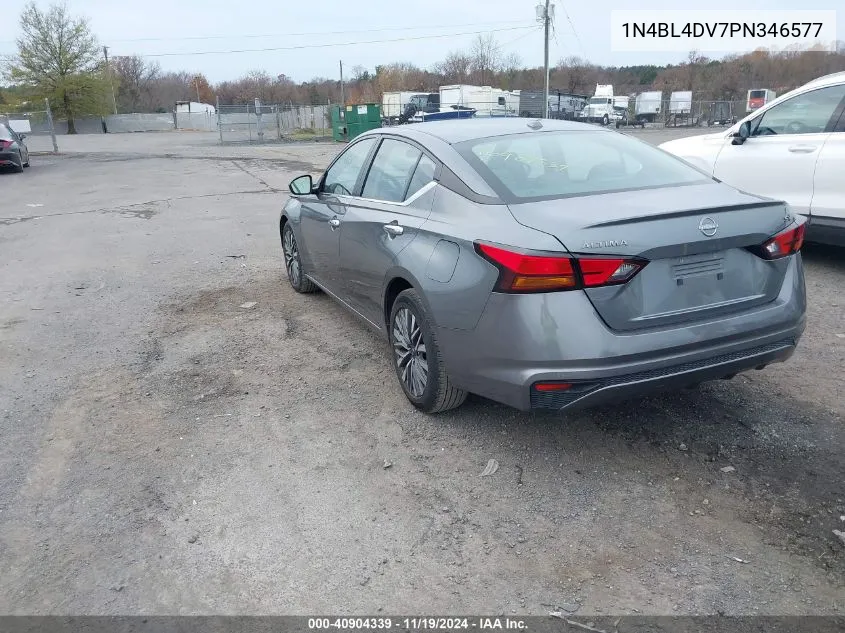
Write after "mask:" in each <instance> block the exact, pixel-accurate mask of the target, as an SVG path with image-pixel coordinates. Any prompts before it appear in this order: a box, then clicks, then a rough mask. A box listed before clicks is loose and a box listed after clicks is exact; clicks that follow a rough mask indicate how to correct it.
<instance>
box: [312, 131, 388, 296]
mask: <svg viewBox="0 0 845 633" xmlns="http://www.w3.org/2000/svg"><path fill="white" fill-rule="evenodd" d="M376 140H377V139H376V138H375V137H368V138H362V139H361V140H359V141H356V142H354V143H352V144H351V145H349V147H347V148H346V150H344V151H343V153H341V154H340V155H339V156H338V157H337V158H336V159H335V160H334V162H333V163H332V164H331V166H330V167H329V168H328V169H327V170H326V173H325V174H324V175H323V177H322V178H321V180H320V183H319V185H318V187H317V193H316V195H313V196H305V197H303V198H301V200H300V203H301V205H302V207H301V211H300V224H299V231H300V234H301V235H300V237H301V239H300V245H299V247H300V256H301V257H302V258H303V263H304V266H305V271H306V272H307V274H308V275H309V276H311V277H312V278H313V279H314V281H316V282H317V283H319V284H320V285H321V286H323V287H324V288H325V289H327V290H329V291H330V292H332V293H334V294H337V295H339V294H342V284H341V283H340V278H339V266H338V264H339V259H338V258H339V254H340V249H339V243H340V241H339V240H340V231H339V230H338V229H339V228H340V224H341V221H342V218H343V216H344V215H345V214H346V209H347V203H348V202H349V200H350V199H352V197H353V196H354V195H355V194H356V193H357V192H358V191H359V187H360V184H361V181H362V178H363V174H364V171H365V167H366V165H367V164H368V163H369V158H370V155H371V153H372V151H373V148H374V147H375V145H376Z"/></svg>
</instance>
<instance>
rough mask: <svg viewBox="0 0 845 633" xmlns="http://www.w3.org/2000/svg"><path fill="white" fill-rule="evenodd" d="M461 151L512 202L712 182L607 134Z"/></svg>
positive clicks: (503, 140)
mask: <svg viewBox="0 0 845 633" xmlns="http://www.w3.org/2000/svg"><path fill="white" fill-rule="evenodd" d="M455 148H456V149H457V150H458V152H459V153H460V154H461V156H463V157H464V158H465V159H466V160H467V162H469V163H470V164H471V165H472V166H473V167H474V168H475V169H476V171H478V173H479V174H480V175H481V177H482V178H484V180H485V181H486V182H487V184H489V185H490V187H491V188H492V189H493V190H494V191H495V192H496V193H497V194H498V195H499V197H500V198H502V200H503V201H505V202H506V203H515V202H529V201H533V200H546V199H553V198H565V197H569V196H581V195H590V194H597V193H606V192H610V191H621V190H629V189H649V188H656V187H672V186H678V185H687V184H693V183H702V182H707V181H709V180H710V179H709V178H708V177H707V176H706V175H705V174H703V173H702V172H700V171H698V170H697V169H694V168H693V167H691V166H689V165H687V164H686V163H684V162H682V161H681V160H679V159H677V158H675V157H674V156H671V155H669V154H667V153H665V152H663V151H662V150H659V149H657V148H655V147H652V146H651V145H647V144H646V143H643V142H641V141H638V140H636V139H633V138H631V137H629V136H625V135H624V134H619V133H616V132H608V131H601V130H596V131H590V130H587V131H572V132H535V133H526V134H511V135H507V136H497V137H492V138H482V139H475V140H472V141H465V142H463V143H457V144H456V145H455Z"/></svg>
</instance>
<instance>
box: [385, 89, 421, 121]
mask: <svg viewBox="0 0 845 633" xmlns="http://www.w3.org/2000/svg"><path fill="white" fill-rule="evenodd" d="M416 94H419V92H407V91H404V90H403V91H399V92H385V93H384V94H383V95H382V97H381V118H382V119H385V120H387V121H398V120H399V117H400V116H401V115H402V113H403V112H404V111H405V106H406V105H407V104H408V103H410V102H411V97H413V96H414V95H416Z"/></svg>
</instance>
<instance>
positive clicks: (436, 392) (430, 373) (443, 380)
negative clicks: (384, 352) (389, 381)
mask: <svg viewBox="0 0 845 633" xmlns="http://www.w3.org/2000/svg"><path fill="white" fill-rule="evenodd" d="M408 315H410V316H411V317H413V319H414V321H413V324H414V325H412V324H411V322H409V320H408V319H407V316H408ZM403 323H404V331H403ZM414 326H416V328H417V330H418V331H419V333H418V334H415V329H414ZM434 332H435V331H434V328H433V326H432V319H431V316H430V315H429V313H428V310H427V309H426V307H425V304H424V303H423V302H422V299H420V296H419V294H418V293H417V291H416V290H414V289H413V288H409V289H408V290H404V291H402V292H400V293H399V296H397V297H396V301H394V302H393V307H392V308H391V310H390V321H389V323H388V337H389V340H390V351H391V354H390V357H391V359H392V361H393V368H394V370H395V371H396V377H397V378H398V379H399V384H400V385H401V387H402V391H404V392H405V396H406V397H407V398H408V400H409V401H410V402H411V404H413V405H414V406H415V407H416V408H417V409H420V410H421V411H424V412H425V413H440V412H442V411H448V410H449V409H454V408H455V407H459V406H460V405H462V404H463V403H464V400H466V397H467V392H466V391H464V390H463V389H458V388H457V387H455V386H454V385H453V384H452V382H451V380H450V379H449V376H448V375H447V374H446V368H445V366H444V365H443V362H442V359H441V356H440V346H439V344H438V342H437V336H436V335H435V333H434ZM407 341H411V343H412V344H411V345H408V344H407ZM420 363H422V365H424V366H425V367H426V369H427V371H426V372H425V380H424V385H423V386H422V389H420V388H419V387H420V383H419V380H414V378H413V375H414V371H416V376H417V377H419V376H421V375H422V374H421V371H420V367H421V366H422V365H421V364H420Z"/></svg>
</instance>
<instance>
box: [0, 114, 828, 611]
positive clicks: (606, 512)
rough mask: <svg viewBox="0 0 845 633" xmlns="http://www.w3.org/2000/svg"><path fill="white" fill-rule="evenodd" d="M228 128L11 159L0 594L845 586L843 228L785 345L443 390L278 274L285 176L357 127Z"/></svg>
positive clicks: (222, 596)
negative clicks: (612, 376) (606, 381)
mask: <svg viewBox="0 0 845 633" xmlns="http://www.w3.org/2000/svg"><path fill="white" fill-rule="evenodd" d="M641 134H642V135H643V136H644V137H646V138H647V140H649V141H651V142H659V141H662V140H663V139H664V138H666V136H667V133H665V132H650V131H646V132H645V133H641ZM213 140H214V139H213V136H209V135H191V134H188V133H183V134H158V135H157V134H149V135H115V136H91V137H79V138H77V139H60V141H61V143H62V148H63V151H64V152H66V153H65V154H63V155H62V156H58V157H53V156H43V157H33V161H32V163H33V166H32V168H31V169H30V170H28V171H27V172H26V173H25V174H23V175H11V174H0V191H2V201H3V202H2V210H0V253H2V258H0V273H2V274H0V437H2V440H3V441H2V443H0V568H2V569H3V572H2V573H0V613H19V614H23V613H39V614H44V613H50V614H130V613H145V614H189V613H191V614H197V613H262V614H263V613H290V614H293V613H301V614H306V613H319V612H331V613H358V614H363V613H375V612H376V611H377V610H379V609H381V610H382V612H383V613H400V612H410V613H440V614H452V613H470V612H474V613H505V614H510V613H521V614H543V613H546V612H547V611H548V610H549V609H550V608H552V607H556V608H562V609H564V610H566V611H568V612H574V613H577V614H578V615H587V614H609V613H613V614H625V613H635V612H641V613H646V614H693V613H726V614H739V613H742V614H757V613H760V614H810V613H815V614H835V613H842V610H843V609H845V599H843V595H845V592H844V591H843V590H844V589H845V554H844V553H843V552H845V545H843V543H842V542H841V541H839V540H838V539H837V537H836V536H835V535H834V534H833V530H834V529H839V530H845V518H843V515H845V499H843V497H845V487H844V486H843V481H844V480H845V478H844V477H843V473H844V472H845V466H843V455H845V429H843V416H845V393H843V389H842V375H843V366H845V318H843V315H845V305H843V304H845V298H843V296H842V288H843V287H845V251H839V250H836V249H828V248H821V247H815V246H810V247H808V248H807V249H806V251H805V255H804V258H805V263H806V274H807V280H808V292H809V325H808V329H807V333H806V335H805V336H804V338H803V340H802V342H801V345H800V347H799V350H798V352H797V354H796V356H795V357H794V358H793V359H792V360H791V361H790V362H789V363H788V364H785V365H779V366H774V367H770V368H767V369H766V370H764V371H762V372H754V373H752V374H748V375H744V376H741V377H739V378H737V379H735V380H733V381H730V382H722V383H718V384H713V385H708V386H705V387H702V388H701V389H700V390H697V391H685V392H683V393H676V394H672V395H667V396H661V397H652V398H647V399H641V400H637V401H633V402H629V403H627V404H624V405H620V406H614V407H606V408H601V409H595V410H592V411H588V412H584V413H579V414H571V415H566V416H562V415H528V414H522V413H519V412H517V411H514V410H511V409H508V408H506V407H503V406H500V405H497V404H494V403H491V402H488V401H485V400H482V399H480V398H470V400H469V401H468V402H467V404H466V405H465V406H464V407H463V408H461V409H459V410H457V411H455V412H451V413H449V414H445V415H441V416H436V417H428V416H426V415H423V414H419V413H417V412H416V411H415V410H414V409H413V408H412V407H411V406H410V405H409V404H408V403H407V401H406V400H405V398H404V396H403V395H402V392H401V390H400V388H399V386H398V384H397V383H396V380H395V377H394V375H393V373H392V370H391V366H390V363H389V356H388V353H387V347H386V345H385V344H384V343H383V342H381V341H380V340H378V339H377V338H376V337H375V336H374V335H372V334H371V333H369V332H368V331H367V330H365V329H364V327H363V326H361V325H360V323H359V322H358V321H356V319H355V318H354V317H352V316H350V315H348V314H347V313H346V312H344V311H343V310H342V309H341V308H339V307H338V306H337V305H335V304H334V303H333V302H332V301H331V300H330V299H328V298H327V297H326V296H323V295H314V296H300V295H296V294H295V293H294V292H293V291H292V290H291V289H290V287H289V286H288V284H287V282H286V281H284V280H283V276H282V267H281V260H280V253H279V243H278V242H279V240H278V232H277V224H276V221H277V215H278V211H279V208H280V207H281V205H282V203H283V200H284V194H283V193H282V192H281V190H283V189H284V187H285V186H286V184H287V182H288V181H289V180H290V178H291V177H292V176H294V175H296V174H297V173H299V172H302V171H314V172H316V171H318V170H319V169H320V168H321V167H322V166H324V165H325V163H326V161H327V160H328V159H329V158H330V157H331V156H332V155H333V153H334V152H335V151H336V150H337V147H336V146H333V145H315V144H311V145H287V146H274V147H261V148H255V147H218V146H216V145H214V144H213ZM246 302H257V303H256V305H255V306H254V307H252V308H244V307H241V306H243V305H244V304H246ZM489 459H496V460H498V462H499V464H500V466H499V469H498V471H497V472H496V473H495V474H494V475H492V476H490V477H484V478H482V477H480V476H479V475H480V474H481V472H482V471H483V470H484V467H485V465H486V464H487V462H488V460H489ZM385 460H388V461H389V462H391V463H392V466H391V467H390V468H384V463H385ZM728 466H731V467H733V468H734V470H733V471H731V472H723V470H722V469H723V468H726V467H728Z"/></svg>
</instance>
